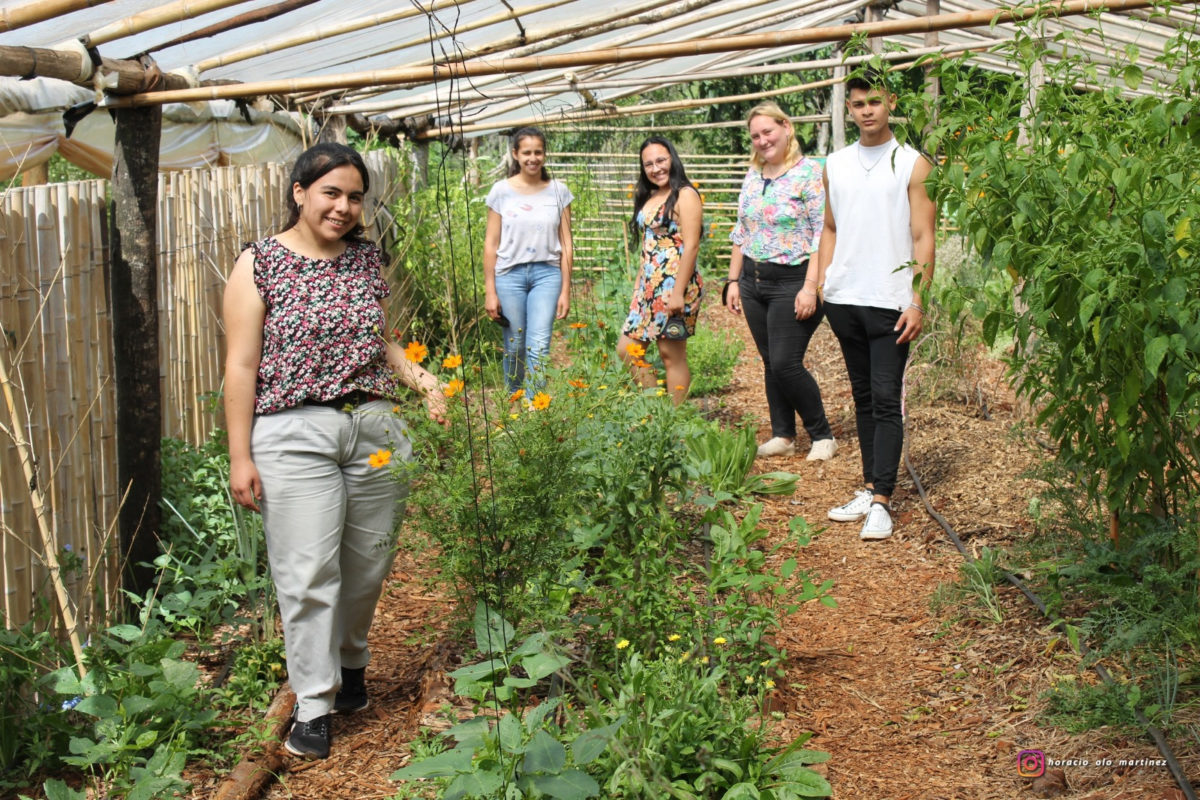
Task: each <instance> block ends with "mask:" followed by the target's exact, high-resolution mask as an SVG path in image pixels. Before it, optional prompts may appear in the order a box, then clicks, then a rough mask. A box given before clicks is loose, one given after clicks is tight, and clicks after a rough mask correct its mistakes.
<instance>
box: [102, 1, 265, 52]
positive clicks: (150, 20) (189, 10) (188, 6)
mask: <svg viewBox="0 0 1200 800" xmlns="http://www.w3.org/2000/svg"><path fill="white" fill-rule="evenodd" d="M245 2H248V0H175V2H173V3H167V4H166V5H162V6H158V7H157V8H150V9H146V10H145V11H141V12H139V13H137V14H133V15H131V16H128V17H125V18H124V19H120V20H117V21H116V22H111V23H109V24H108V25H105V26H103V27H101V28H97V29H96V30H94V31H92V32H91V33H89V34H88V35H87V36H85V37H83V38H84V39H85V40H86V42H87V43H88V44H89V45H93V46H99V45H102V44H105V43H106V42H111V41H113V40H115V39H121V38H123V37H125V36H133V35H134V34H135V33H142V32H143V31H148V30H152V29H153V28H158V27H161V26H163V25H170V24H171V23H173V22H182V21H183V20H185V19H192V18H193V17H198V16H200V15H201V14H207V13H208V12H210V11H220V10H221V9H222V8H229V7H230V6H236V5H238V4H239V3H245Z"/></svg>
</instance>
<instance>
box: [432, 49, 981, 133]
mask: <svg viewBox="0 0 1200 800" xmlns="http://www.w3.org/2000/svg"><path fill="white" fill-rule="evenodd" d="M993 46H994V45H992V44H986V45H977V46H976V47H974V48H967V49H975V50H983V49H988V48H990V47H993ZM848 60H849V59H848ZM911 65H912V62H910V61H904V62H900V63H898V64H893V65H892V66H890V67H888V71H889V72H890V71H893V70H899V69H906V68H907V67H909V66H911ZM843 81H844V78H842V77H834V78H826V79H825V80H820V81H811V82H809V83H801V84H798V85H796V86H787V87H784V88H782V89H772V90H770V91H766V92H750V93H748V94H734V95H725V96H723V97H704V98H699V99H691V100H674V101H671V102H666V103H647V104H644V105H637V106H623V107H620V108H618V109H615V110H609V109H600V110H595V111H592V110H587V111H578V112H574V113H565V114H562V115H560V116H557V117H547V116H544V115H543V116H541V117H526V118H524V119H515V120H514V119H505V120H502V121H500V122H491V123H488V122H477V123H472V124H470V125H450V126H443V127H440V128H429V129H427V130H424V131H421V132H420V133H419V134H417V137H416V138H418V139H436V138H438V137H439V136H445V135H447V134H458V135H463V134H467V133H478V132H479V131H489V130H499V129H508V128H517V127H520V126H522V125H541V126H544V127H549V126H552V125H570V124H573V123H575V122H577V121H580V120H584V121H586V120H593V119H621V118H624V117H642V116H646V115H647V114H657V113H660V112H664V111H685V110H687V109H691V108H701V107H705V106H713V105H726V104H729V103H743V102H746V101H748V100H765V99H767V98H770V97H783V96H785V95H789V94H798V93H800V92H809V91H812V90H813V89H823V88H825V87H827V86H832V87H837V86H839V85H843ZM834 115H836V109H835V110H834ZM822 116H825V115H822Z"/></svg>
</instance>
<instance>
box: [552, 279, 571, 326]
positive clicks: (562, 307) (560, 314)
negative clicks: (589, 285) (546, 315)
mask: <svg viewBox="0 0 1200 800" xmlns="http://www.w3.org/2000/svg"><path fill="white" fill-rule="evenodd" d="M570 313H571V293H570V292H569V291H568V290H567V287H565V286H564V287H563V290H562V294H560V295H559V296H558V309H557V311H556V312H555V314H554V318H555V319H566V318H567V314H570Z"/></svg>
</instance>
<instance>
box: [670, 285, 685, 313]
mask: <svg viewBox="0 0 1200 800" xmlns="http://www.w3.org/2000/svg"><path fill="white" fill-rule="evenodd" d="M667 316H668V317H682V316H683V287H681V286H680V285H679V284H678V283H676V285H675V288H674V290H672V291H671V295H670V296H669V297H668V298H667Z"/></svg>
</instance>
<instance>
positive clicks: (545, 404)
mask: <svg viewBox="0 0 1200 800" xmlns="http://www.w3.org/2000/svg"><path fill="white" fill-rule="evenodd" d="M529 404H530V405H531V406H533V407H534V408H536V409H537V410H538V411H545V410H546V409H547V408H549V407H550V395H548V394H546V393H545V392H538V393H537V394H535V395H534V396H533V400H532V401H530V403H529Z"/></svg>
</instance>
